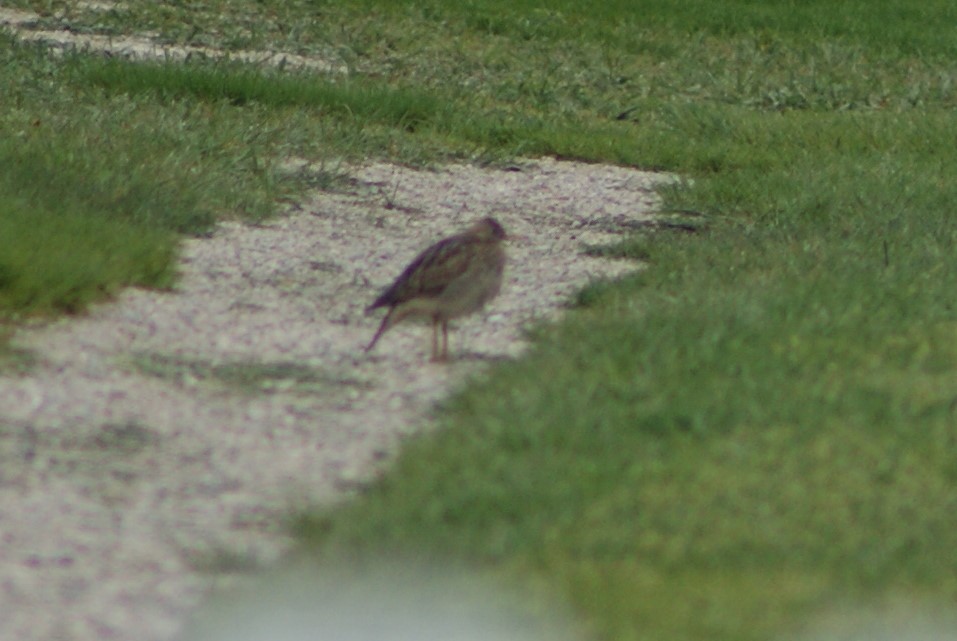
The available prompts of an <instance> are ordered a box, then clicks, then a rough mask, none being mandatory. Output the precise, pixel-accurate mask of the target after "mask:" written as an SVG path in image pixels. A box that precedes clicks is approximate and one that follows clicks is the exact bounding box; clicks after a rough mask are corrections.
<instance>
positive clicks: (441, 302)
mask: <svg viewBox="0 0 957 641" xmlns="http://www.w3.org/2000/svg"><path fill="white" fill-rule="evenodd" d="M506 237H507V236H506V234H505V229H504V228H503V227H502V225H501V224H499V222H498V221H497V220H495V219H494V218H492V217H487V218H483V219H481V220H479V221H477V222H476V223H475V224H473V225H472V226H471V227H469V228H468V229H466V230H465V231H464V232H462V233H459V234H456V235H454V236H449V237H448V238H443V239H442V240H440V241H438V242H437V243H435V244H434V245H431V246H430V247H428V248H427V249H426V250H425V251H423V252H422V253H421V254H419V255H418V256H417V257H416V258H415V260H413V261H412V262H411V263H409V265H408V267H406V268H405V270H404V271H403V272H402V273H401V274H399V277H398V278H396V279H395V282H393V283H392V284H391V285H390V286H389V287H387V288H386V289H385V290H383V292H382V294H380V295H379V297H378V298H376V299H375V301H373V303H372V304H371V305H369V307H368V308H366V314H369V313H371V312H372V311H373V310H376V309H378V308H380V307H388V311H387V312H386V315H385V318H383V319H382V323H381V324H380V325H379V329H378V330H377V331H376V333H375V336H373V337H372V341H371V342H370V343H369V345H368V346H367V347H366V348H365V351H366V352H369V351H370V350H371V349H372V348H373V347H375V345H376V343H377V342H378V341H379V338H380V337H381V336H382V335H383V334H384V333H386V332H387V331H388V330H389V329H390V328H392V327H394V326H395V325H396V324H397V323H399V322H400V321H402V320H404V319H406V318H412V317H418V318H428V319H430V320H431V321H432V361H445V360H447V359H448V353H449V321H450V320H452V319H454V318H459V317H461V316H467V315H468V314H473V313H475V312H477V311H479V310H480V309H482V308H483V307H484V306H485V304H486V303H488V302H489V301H490V300H492V299H493V298H495V296H497V295H498V292H499V290H500V289H501V287H502V276H503V274H504V271H505V248H504V247H503V246H502V243H503V241H505V240H506ZM440 326H441V328H442V349H441V351H439V344H438V343H439V327H440Z"/></svg>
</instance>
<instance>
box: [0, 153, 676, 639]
mask: <svg viewBox="0 0 957 641" xmlns="http://www.w3.org/2000/svg"><path fill="white" fill-rule="evenodd" d="M665 179H666V178H665V177H662V176H660V175H654V174H647V173H642V172H639V171H634V170H629V169H622V168H615V167H606V166H600V165H584V164H575V163H565V162H557V161H553V160H538V161H534V162H528V163H523V164H521V165H520V166H516V167H513V168H511V169H510V170H491V169H479V168H475V167H471V166H451V167H447V168H444V169H442V170H439V171H416V170H411V169H407V168H400V167H396V166H392V165H384V164H376V165H371V166H367V167H364V168H361V169H358V170H356V171H355V172H354V174H353V179H352V180H351V181H350V182H349V183H348V185H347V186H346V187H345V188H343V189H342V190H341V191H339V192H336V193H315V194H313V195H311V197H310V198H308V199H307V200H305V201H303V202H301V203H298V204H297V205H296V206H293V207H291V208H290V211H289V212H288V214H287V215H285V216H283V217H281V218H279V219H276V220H274V221H272V222H270V223H268V224H266V225H261V226H257V227H252V226H247V225H243V224H238V223H228V224H223V225H221V226H220V227H219V228H218V229H217V230H216V233H215V234H214V235H213V237H212V238H209V239H194V240H188V241H186V242H185V247H184V251H183V255H182V266H181V272H182V278H181V280H180V283H179V285H178V287H177V288H176V290H175V291H174V292H172V293H170V292H166V293H162V292H154V291H141V290H130V291H127V292H125V293H123V294H122V295H121V296H120V297H119V298H118V299H117V300H116V301H114V302H112V303H109V304H104V305H101V306H98V307H97V308H95V309H93V310H92V311H91V312H90V313H89V314H87V315H86V316H84V317H82V318H73V319H65V320H60V321H57V322H54V323H50V324H48V325H46V326H41V327H28V328H23V329H21V330H20V331H19V332H18V333H17V334H16V335H15V336H14V341H13V342H14V345H15V346H17V347H19V348H23V349H27V350H30V351H32V352H33V353H34V354H35V356H36V359H37V362H36V365H35V366H34V367H33V368H32V369H31V370H30V371H28V372H26V373H19V374H17V373H7V374H6V375H3V376H2V377H0V457H2V458H0V460H2V465H0V537H2V546H0V580H2V582H0V639H17V640H19V641H30V640H34V639H35V640H41V639H44V640H47V639H62V640H69V641H78V640H84V641H86V640H89V641H93V640H94V639H97V640H99V639H123V640H126V639H128V640H130V641H134V640H135V641H151V640H166V639H171V638H173V637H174V636H175V634H176V632H177V630H178V629H179V628H180V627H181V625H182V623H183V621H184V620H185V619H186V618H187V617H188V615H189V613H190V612H191V611H192V610H193V608H195V607H196V605H197V604H198V603H200V602H201V601H202V599H203V598H204V596H205V595H207V594H208V593H209V591H210V589H212V588H214V587H215V586H217V585H218V584H221V583H222V582H223V581H226V580H228V579H229V577H230V575H231V572H234V571H235V570H237V569H244V568H245V569H248V568H250V567H259V566H265V565H268V564H270V563H271V562H272V561H274V560H275V559H277V558H278V557H279V556H280V555H281V554H282V553H283V551H284V550H287V549H288V547H289V545H290V540H289V539H288V537H287V536H286V535H285V533H284V532H283V531H282V530H281V527H280V518H281V516H282V515H283V514H286V513H288V510H290V509H294V508H296V507H301V506H305V505H331V504H333V503H334V502H335V501H337V500H342V499H344V498H347V497H348V496H349V495H350V493H351V492H353V491H354V490H355V488H356V486H357V484H358V483H361V482H363V481H365V480H368V479H369V478H370V477H372V476H374V474H375V473H376V470H378V469H381V468H382V466H383V464H384V463H386V462H388V460H389V458H390V456H391V455H392V454H393V453H394V452H395V450H396V447H397V445H398V444H399V443H400V442H401V440H402V438H403V437H404V436H405V435H408V434H410V433H412V432H413V431H415V430H418V429H422V428H424V427H425V426H427V425H428V421H429V411H430V408H431V407H432V405H433V404H434V402H435V401H436V400H437V399H439V398H441V397H442V396H443V395H445V394H447V393H448V392H449V390H450V389H451V388H454V387H455V386H456V385H459V384H461V383H462V382H463V381H464V380H466V379H467V377H469V376H470V375H473V374H474V373H476V372H477V371H480V370H481V369H482V368H484V367H486V365H487V363H488V362H489V361H491V360H495V359H500V358H510V357H513V356H515V355H517V354H519V353H520V352H521V351H522V349H523V347H524V345H523V342H522V333H523V328H525V327H527V326H528V325H529V324H530V323H534V322H537V321H539V320H541V319H547V318H552V317H554V316H555V315H556V314H558V313H559V312H560V310H561V307H562V305H563V303H564V302H565V301H566V300H567V298H568V296H569V295H570V294H572V293H573V292H575V291H576V290H577V289H579V288H580V287H581V286H582V285H583V284H585V283H586V282H588V281H589V280H592V279H595V278H598V277H615V276H617V275H620V274H622V273H624V272H626V271H629V270H632V269H635V268H636V267H637V266H636V265H635V264H634V263H627V262H622V261H608V260H600V259H595V258H589V257H586V256H584V255H583V254H581V252H580V250H581V248H582V246H583V245H584V244H599V243H605V242H610V241H613V240H614V239H615V238H616V237H617V236H616V235H617V234H619V233H621V232H622V231H623V227H624V226H626V225H627V224H628V223H629V222H632V223H633V222H634V221H635V220H642V219H646V218H647V217H648V216H649V215H650V212H651V211H652V209H653V208H654V206H655V203H656V197H655V195H654V193H653V192H652V186H653V185H654V183H655V182H660V181H662V180H665ZM489 214H493V215H495V216H496V217H497V218H498V219H499V220H500V221H501V222H502V223H503V225H504V226H505V228H506V229H507V230H508V232H509V233H511V234H513V235H515V236H517V237H519V238H518V239H517V240H515V241H513V242H511V243H509V246H508V251H509V264H508V268H507V272H506V280H505V285H504V287H503V292H502V294H501V295H500V296H499V298H497V299H496V300H495V301H493V303H492V304H491V305H490V306H489V307H488V308H487V309H486V310H485V312H484V313H483V314H480V315H477V316H475V317H473V318H469V319H464V320H462V321H461V322H459V323H457V324H456V325H455V326H454V329H453V331H452V333H451V336H450V349H451V351H452V355H453V359H454V360H453V362H452V363H450V364H447V365H440V364H432V363H429V362H428V356H429V350H430V329H429V328H428V327H427V326H421V325H416V324H414V323H408V324H403V325H400V326H399V327H396V328H395V329H393V330H392V331H391V332H389V333H388V334H387V335H386V336H385V337H384V338H383V340H382V341H381V342H380V344H379V345H378V346H377V347H376V350H375V351H374V352H373V353H371V354H369V355H366V354H363V353H362V351H361V348H362V346H363V345H364V344H365V343H366V342H367V341H368V340H369V338H370V337H371V335H372V333H373V332H374V330H375V327H376V325H377V323H378V320H379V317H378V316H374V317H366V316H364V315H363V313H362V311H363V308H364V307H365V306H366V305H367V304H368V303H369V302H370V301H371V300H372V298H373V297H374V296H375V295H376V293H377V292H378V291H379V289H380V288H381V287H383V286H385V285H387V284H388V283H389V281H391V279H392V278H394V277H395V276H396V275H397V274H398V272H399V271H400V270H401V269H402V267H404V266H405V264H406V263H407V262H408V261H409V260H410V259H411V258H412V257H413V256H414V255H415V254H416V253H417V252H418V251H419V250H421V249H422V248H423V247H424V246H426V245H428V244H429V243H431V242H432V241H434V240H436V239H437V238H439V237H441V236H443V235H446V234H448V233H452V232H455V231H458V230H459V229H461V228H462V227H464V226H466V225H468V224H469V223H471V222H472V221H473V220H475V219H476V218H479V217H481V216H484V215H489Z"/></svg>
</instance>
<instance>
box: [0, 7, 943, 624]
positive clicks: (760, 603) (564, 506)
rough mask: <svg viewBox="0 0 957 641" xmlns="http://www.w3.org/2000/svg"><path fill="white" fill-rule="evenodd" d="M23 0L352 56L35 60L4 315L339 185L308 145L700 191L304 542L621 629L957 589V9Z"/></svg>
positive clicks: (3, 290) (756, 617)
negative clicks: (516, 586)
mask: <svg viewBox="0 0 957 641" xmlns="http://www.w3.org/2000/svg"><path fill="white" fill-rule="evenodd" d="M18 4H20V5H29V6H34V7H37V8H41V9H44V10H46V9H47V8H50V7H52V8H59V9H64V8H66V13H63V14H56V13H55V12H54V11H49V12H47V13H46V14H45V17H44V20H45V21H47V22H48V23H49V24H51V25H54V26H55V25H61V26H62V24H63V23H64V22H65V21H66V22H69V23H70V24H71V25H72V26H73V27H74V28H76V29H78V30H84V29H85V30H89V31H94V32H101V33H125V32H129V31H131V30H133V29H134V28H136V29H150V30H154V31H156V32H158V33H159V34H160V37H161V38H162V39H164V40H165V41H168V42H179V43H191V44H203V45H211V46H220V47H224V48H226V49H238V48H276V49H279V50H283V51H289V52H293V53H308V54H317V53H321V54H323V55H327V56H331V57H333V58H335V59H337V60H341V61H343V62H345V64H346V65H347V66H348V67H349V69H350V72H349V73H348V74H346V75H344V76H331V77H328V76H321V75H310V74H304V73H298V72H297V73H291V72H288V71H286V72H282V73H279V72H276V71H268V70H256V69H252V68H250V67H248V66H242V65H236V64H226V63H222V62H215V61H208V60H197V61H192V62H191V63H189V64H188V65H184V66H179V65H131V64H129V63H126V62H121V61H115V60H113V61H111V60H100V59H97V58H95V57H87V56H67V57H66V58H65V59H63V60H62V61H58V60H56V59H54V58H51V57H49V56H47V55H45V54H42V53H39V52H37V51H35V50H34V49H33V48H31V47H20V46H12V45H10V46H5V47H3V48H0V55H2V56H3V61H4V65H0V77H2V78H3V80H4V81H5V82H7V83H8V85H9V86H11V87H12V88H13V90H12V91H5V92H3V93H0V104H2V106H3V107H4V110H2V111H0V114H3V115H2V116H0V127H2V132H3V133H4V134H5V136H4V138H3V139H4V140H6V141H8V142H5V143H0V159H2V160H3V162H4V165H5V166H6V165H11V164H16V165H17V166H19V165H20V164H23V166H24V167H25V169H22V170H16V171H12V172H10V173H7V174H6V176H3V177H0V190H3V193H2V195H3V196H4V197H3V199H2V202H4V203H5V204H4V205H3V206H2V207H3V208H4V209H3V213H2V215H0V225H8V226H10V229H11V230H12V231H6V230H5V232H6V233H3V234H0V247H3V250H2V251H0V314H2V315H3V317H11V316H14V317H15V316H17V315H19V314H26V313H32V312H49V311H54V312H55V311H57V310H74V309H82V307H83V305H84V304H86V302H87V301H89V300H92V299H95V298H96V297H98V296H101V295H103V293H107V294H108V293H109V292H111V291H115V288H116V287H120V286H124V285H126V284H130V283H136V284H144V285H152V286H163V285H164V284H166V283H168V282H169V278H170V272H169V265H170V263H169V261H170V260H171V259H172V257H173V256H174V255H175V252H174V247H175V245H174V242H173V240H172V239H173V234H175V233H203V232H204V230H206V229H208V226H209V224H210V222H211V221H213V220H215V219H217V218H219V217H223V216H239V217H248V218H256V217H260V216H264V215H268V214H269V213H270V212H271V211H272V210H273V209H274V203H275V202H276V201H277V199H279V198H281V197H284V196H288V195H294V194H295V193H297V191H299V190H302V189H304V188H306V187H308V184H305V183H302V182H297V181H298V180H299V179H300V178H302V177H299V178H294V179H289V178H284V177H283V176H282V174H281V172H279V171H278V170H277V169H276V167H277V165H278V162H279V161H281V160H282V159H284V158H286V157H289V156H301V157H305V158H308V159H311V160H320V161H329V162H339V161H340V160H343V159H345V160H348V159H356V158H364V157H379V158H387V159H390V160H394V161H397V162H405V163H413V164H419V163H427V162H434V161H443V160H448V159H456V160H463V159H464V160H471V161H477V162H495V161H498V160H501V159H507V158H509V157H512V156H514V155H522V154H526V155H534V154H553V155H557V156H561V157H567V158H578V159H584V160H589V161H609V162H617V163H623V164H630V165H636V166H640V167H644V168H660V169H667V170H670V171H675V172H678V173H680V174H681V175H682V176H684V177H685V178H686V179H687V180H686V181H685V182H683V183H681V184H678V185H675V186H673V187H671V188H667V189H666V190H665V191H664V192H663V193H664V195H665V198H666V207H667V208H668V209H669V210H674V211H676V212H682V211H684V212H695V213H696V215H695V216H694V217H689V218H687V219H685V218H682V217H680V216H679V219H680V220H681V221H682V222H686V221H687V222H689V223H690V224H693V225H695V226H697V227H698V228H699V231H697V232H696V233H687V232H686V231H680V230H673V231H668V230H660V231H657V232H653V233H652V232H648V233H640V234H636V235H635V236H634V237H633V238H631V239H629V240H628V241H626V242H625V243H623V244H622V245H621V246H619V247H615V248H600V249H596V250H595V251H600V252H604V253H614V254H617V255H627V256H633V257H641V258H642V259H643V260H646V261H647V262H648V268H647V269H646V270H644V271H642V272H641V273H640V274H638V275H636V276H632V277H628V278H626V279H624V280H622V281H621V282H618V283H614V284H608V283H603V284H598V285H595V286H593V287H590V288H588V289H586V290H585V291H584V292H582V294H581V295H580V296H579V297H578V301H579V306H578V308H577V309H576V310H574V311H572V312H571V313H569V315H568V317H567V318H566V319H565V320H564V321H562V322H561V323H559V324H557V325H555V326H548V327H542V328H540V329H538V330H536V331H535V332H534V337H535V344H534V347H533V349H532V350H531V352H530V353H529V354H528V356H527V357H524V358H523V359H522V360H520V361H517V362H513V363H503V364H498V365H495V366H494V367H493V368H492V370H491V372H490V373H489V374H488V375H487V376H483V377H482V378H481V379H479V380H476V381H474V382H473V383H472V384H471V385H469V386H468V387H467V388H466V389H463V390H462V391H461V392H460V393H458V394H456V395H455V396H454V397H453V398H452V399H451V400H450V401H448V403H446V404H445V405H444V406H443V407H442V408H441V411H440V423H441V427H442V429H440V430H438V431H437V432H434V433H432V434H430V435H429V436H427V437H423V438H421V439H417V440H415V441H414V442H412V443H410V445H409V447H408V448H407V449H406V450H405V451H404V453H403V454H402V456H401V457H400V458H399V460H398V461H397V463H396V466H395V469H394V470H393V471H392V472H391V473H390V474H388V475H387V476H386V477H385V478H383V479H382V480H381V481H379V482H377V483H376V484H374V485H373V486H372V487H370V488H369V489H368V490H367V491H366V492H365V493H364V494H363V495H362V496H361V497H360V498H359V499H358V500H357V501H355V502H354V503H352V504H350V505H348V506H345V507H343V508H341V509H338V510H336V511H333V512H331V513H316V514H310V515H305V516H304V517H303V518H301V519H300V520H299V521H298V525H297V528H298V530H297V531H298V532H299V534H300V536H301V537H302V541H303V545H304V546H307V547H310V548H315V549H318V550H320V553H322V554H330V555H331V554H335V553H336V552H338V551H349V552H350V553H351V552H355V551H356V550H358V551H360V552H361V553H368V554H370V555H371V556H373V557H374V556H375V555H378V554H382V553H383V552H386V553H388V552H389V551H390V550H394V549H406V550H407V549H413V550H420V549H426V550H433V551H435V552H436V553H444V554H446V555H449V556H451V557H454V558H456V559H458V560H460V561H461V560H464V561H468V562H471V563H474V564H476V565H479V566H481V567H483V568H484V569H490V570H492V571H494V572H500V573H502V574H505V575H507V576H510V577H512V578H513V579H514V580H515V581H516V582H518V583H520V584H521V583H527V584H534V585H536V586H537V585H541V584H546V585H548V586H550V588H551V589H552V590H554V591H555V592H556V593H557V594H558V595H559V596H560V597H562V598H564V599H567V600H568V601H569V602H570V603H572V604H573V605H574V607H575V609H576V611H577V612H578V614H579V615H580V617H581V618H582V619H583V620H584V621H586V622H587V624H588V626H589V627H590V628H591V629H593V630H594V631H595V636H596V637H597V638H601V639H615V640H619V639H669V640H671V639H715V638H719V639H732V640H733V639H770V638H779V637H780V636H781V635H782V634H785V633H786V632H787V631H788V630H790V629H792V628H793V627H794V626H799V625H800V623H801V622H802V621H804V620H806V618H807V617H809V616H812V615H813V613H815V612H817V611H819V610H822V609H824V610H826V609H827V608H829V607H831V606H832V605H834V604H835V603H837V604H840V603H841V602H842V601H843V602H859V601H868V600H871V599H875V600H878V599H880V598H881V597H883V596H885V595H894V594H901V593H903V594H904V595H919V596H925V597H928V598H930V599H934V600H941V601H947V602H952V601H953V598H954V597H955V596H957V582H955V580H954V578H953V577H954V570H955V568H957V558H955V550H957V540H955V534H954V528H953V527H952V523H951V521H952V519H950V518H949V515H950V514H951V513H953V511H954V508H955V507H957V463H955V461H957V439H955V432H954V428H953V425H954V421H955V416H957V385H955V384H954V381H955V380H957V376H955V375H957V347H955V345H957V341H955V338H957V310H955V303H954V302H953V298H954V297H953V292H954V291H955V286H957V258H955V256H957V253H955V244H957V229H955V225H954V214H953V203H954V202H957V193H955V187H954V181H953V176H952V168H953V167H955V166H957V145H955V144H954V142H955V136H954V133H953V132H954V131H957V116H955V115H954V114H955V111H954V107H955V106H957V93H955V89H954V80H955V73H954V71H953V69H952V67H953V65H952V60H953V57H954V55H955V54H957V51H955V47H957V44H955V41H954V39H953V34H952V27H951V25H953V24H954V19H955V17H957V16H955V15H954V14H955V12H957V9H955V8H954V7H953V5H952V3H947V2H941V1H937V2H927V3H921V4H919V5H917V4H914V3H907V2H904V1H903V0H899V1H891V2H876V1H875V2H867V1H864V0H858V1H848V2H842V3H838V4H835V3H830V2H818V1H807V2H800V3H796V2H783V1H780V2H772V1H763V2H745V1H743V0H738V1H735V0H724V1H721V2H714V1H709V2H704V1H702V2H692V1H689V2H682V3H674V2H662V1H654V2H653V1H651V0H645V1H640V0H634V1H632V2H624V1H619V2H606V3H602V5H601V6H600V7H598V8H595V7H593V6H591V5H586V4H583V3H572V2H561V1H559V0H553V1H551V2H547V3H542V2H536V3H525V2H507V3H506V2H502V1H491V0H486V1H480V0H475V1H473V2H467V3H446V2H441V1H439V0H433V1H431V2H419V3H393V2H388V3H387V2H378V1H373V0H367V1H363V2H358V1H357V2H351V3H317V2H295V1H292V2H290V1H284V2H280V1H279V0H264V1H263V2H257V3H248V2H231V1H222V2H195V3H190V6H189V7H188V8H184V7H179V6H178V5H175V4H171V3H147V2H127V3H125V6H126V8H125V9H122V10H116V11H112V12H107V13H103V12H92V11H84V10H81V9H77V8H71V7H68V6H67V4H68V3H60V4H58V3H47V2H20V3H18ZM71 6H72V5H71ZM251 25H255V26H256V27H257V28H255V29H253V28H250V26H251ZM7 44H8V45H9V43H7ZM34 176H35V177H36V178H34ZM34 211H36V212H38V213H37V215H36V217H35V218H34V213H33V212H34ZM14 225H15V227H14ZM41 225H42V227H41ZM35 229H43V230H45V231H44V232H42V233H40V232H37V233H36V235H34V236H31V234H29V233H27V231H32V230H35ZM23 230H26V231H23ZM64 230H65V231H64ZM60 233H62V234H63V236H62V238H60V237H59V236H58V234H60ZM31 238H32V240H31ZM138 240H142V241H143V242H136V241H138ZM67 241H71V242H74V243H75V244H74V245H72V246H71V245H67V244H65V243H67ZM4 243H6V245H4ZM31 243H32V244H31ZM62 256H69V257H70V260H75V261H82V262H78V264H76V265H72V264H68V263H63V264H64V265H65V266H64V267H58V265H60V263H61V257H62ZM84 265H87V266H86V267H85V266H84ZM58 269H59V270H61V271H59V272H58V271H57V270H58ZM84 274H87V275H84ZM79 276H82V278H80V277H79ZM154 364H155V363H154ZM161 365H162V364H161ZM170 367H171V368H172V369H170V368H169V367H168V368H167V370H168V371H167V375H174V376H178V375H179V373H178V372H180V369H176V368H177V367H180V368H184V367H185V368H186V369H187V370H188V369H189V368H193V370H196V368H197V367H198V365H196V364H189V363H186V364H176V363H173V364H172V366H170ZM202 372H204V374H203V375H204V376H208V377H210V378H214V379H215V378H217V377H221V378H222V377H225V378H229V377H230V376H235V375H240V376H241V377H247V376H252V378H251V379H250V380H251V381H252V382H253V383H254V384H256V385H258V384H260V383H261V382H262V381H268V380H272V378H275V376H276V375H275V373H270V372H268V371H265V370H264V371H259V370H257V369H256V368H255V367H253V368H252V369H251V370H247V369H243V368H240V369H239V370H236V371H226V370H214V369H209V370H208V371H207V370H202ZM193 374H195V371H193ZM304 375H306V376H308V375H310V373H309V372H308V371H306V372H305V374H304ZM283 376H285V375H283ZM295 376H298V374H295V375H294V376H293V378H295ZM243 380H245V378H244V379H243Z"/></svg>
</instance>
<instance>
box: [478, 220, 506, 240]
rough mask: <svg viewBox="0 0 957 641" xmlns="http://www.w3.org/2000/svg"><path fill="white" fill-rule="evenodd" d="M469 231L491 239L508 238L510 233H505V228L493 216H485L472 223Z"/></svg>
mask: <svg viewBox="0 0 957 641" xmlns="http://www.w3.org/2000/svg"><path fill="white" fill-rule="evenodd" d="M469 233H470V234H474V235H475V236H478V237H480V238H487V239H489V240H492V239H494V240H505V239H506V238H508V235H507V234H506V233H505V228H504V227H502V225H501V224H499V222H498V221H497V220H495V219H494V218H492V217H491V216H488V217H486V218H483V219H482V220H480V221H478V222H477V223H475V224H474V225H472V227H471V228H470V229H469Z"/></svg>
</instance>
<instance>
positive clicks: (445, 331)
mask: <svg viewBox="0 0 957 641" xmlns="http://www.w3.org/2000/svg"><path fill="white" fill-rule="evenodd" d="M448 359H449V321H447V320H444V321H442V360H443V361H446V360H448Z"/></svg>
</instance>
